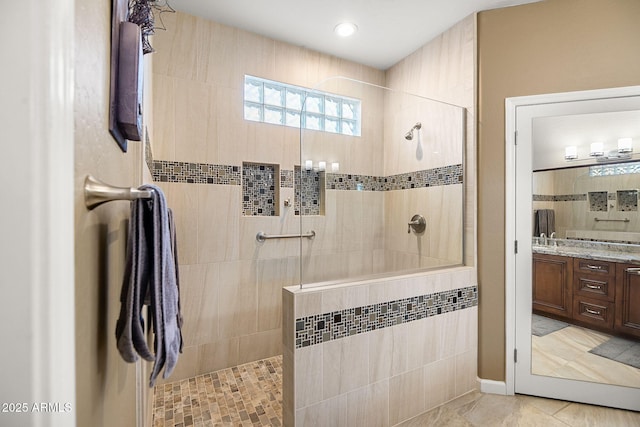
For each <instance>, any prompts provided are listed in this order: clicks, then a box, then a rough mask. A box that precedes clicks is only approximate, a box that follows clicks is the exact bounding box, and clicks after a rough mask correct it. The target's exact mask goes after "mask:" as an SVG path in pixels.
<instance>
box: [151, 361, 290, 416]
mask: <svg viewBox="0 0 640 427" xmlns="http://www.w3.org/2000/svg"><path fill="white" fill-rule="evenodd" d="M281 425H282V356H275V357H271V358H269V359H264V360H258V361H257V362H251V363H247V364H244V365H239V366H234V367H233V368H227V369H222V370H220V371H215V372H211V373H209V374H204V375H199V376H197V377H194V378H189V379H186V380H182V381H176V382H172V383H167V384H161V385H157V386H156V387H155V388H154V396H153V427H169V426H171V427H187V426H198V427H200V426H203V427H213V426H215V427H218V426H220V427H221V426H225V427H226V426H281Z"/></svg>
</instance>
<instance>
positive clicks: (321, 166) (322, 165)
mask: <svg viewBox="0 0 640 427" xmlns="http://www.w3.org/2000/svg"><path fill="white" fill-rule="evenodd" d="M326 169H327V162H318V170H319V171H322V172H324V171H325V170H326Z"/></svg>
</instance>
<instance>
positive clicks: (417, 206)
mask: <svg viewBox="0 0 640 427" xmlns="http://www.w3.org/2000/svg"><path fill="white" fill-rule="evenodd" d="M301 127H302V129H301V136H300V139H301V142H300V153H301V158H300V164H301V165H306V166H305V167H303V168H301V169H297V170H296V175H295V188H296V201H295V203H296V206H297V207H298V209H297V210H298V211H299V213H300V224H301V225H300V227H301V232H302V233H308V232H310V230H313V231H314V233H315V235H314V238H313V239H301V242H300V243H301V258H300V262H301V270H300V271H301V282H302V284H306V285H311V284H315V283H324V282H327V281H330V282H335V281H339V282H344V281H349V280H353V279H354V278H362V277H367V276H371V275H380V274H396V273H398V272H407V271H414V270H422V269H430V268H435V267H444V266H452V265H460V264H462V260H463V225H462V224H463V206H464V204H463V197H464V194H463V185H464V174H463V170H464V168H463V160H464V159H463V153H464V140H465V138H464V137H465V133H464V129H465V110H464V108H461V107H458V106H454V105H450V104H446V103H442V102H438V101H434V100H431V99H427V98H423V97H419V96H416V95H412V94H408V93H402V92H397V91H393V90H390V89H387V88H383V87H380V86H375V85H371V84H367V83H363V82H359V81H354V80H350V79H346V78H332V79H329V80H326V81H324V82H322V83H321V84H319V85H318V86H317V87H315V88H314V91H313V92H310V93H309V94H308V95H307V100H306V103H305V108H304V109H303V111H302V126H301ZM407 128H409V129H410V130H409V131H408V132H406V133H405V130H406V129H407ZM416 131H419V132H421V133H420V138H418V145H419V147H418V148H419V149H418V151H417V150H416V148H415V145H412V144H403V142H405V139H406V140H411V139H413V138H414V136H415V135H414V133H415V132H416ZM403 136H404V137H403ZM416 215H419V216H421V217H424V218H425V223H426V227H425V228H422V229H421V232H420V233H417V232H411V221H412V218H414V217H415V216H416ZM408 227H409V229H410V232H409V233H407V228H408Z"/></svg>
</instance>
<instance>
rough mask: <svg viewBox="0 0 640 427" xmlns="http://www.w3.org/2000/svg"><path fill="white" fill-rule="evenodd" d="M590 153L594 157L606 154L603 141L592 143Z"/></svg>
mask: <svg viewBox="0 0 640 427" xmlns="http://www.w3.org/2000/svg"><path fill="white" fill-rule="evenodd" d="M589 155H590V156H592V157H600V156H604V144H603V143H602V142H593V143H591V150H590V151H589Z"/></svg>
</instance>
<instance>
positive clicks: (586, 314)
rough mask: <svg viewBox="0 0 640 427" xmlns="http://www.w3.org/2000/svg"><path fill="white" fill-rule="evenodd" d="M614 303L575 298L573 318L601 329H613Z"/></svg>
mask: <svg viewBox="0 0 640 427" xmlns="http://www.w3.org/2000/svg"><path fill="white" fill-rule="evenodd" d="M613 307H614V305H613V303H611V302H608V301H602V300H596V299H590V298H582V297H577V296H576V297H574V298H573V318H574V319H575V320H578V321H580V322H583V323H589V324H592V325H595V326H599V327H601V328H608V329H611V328H613V321H614V313H613Z"/></svg>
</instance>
